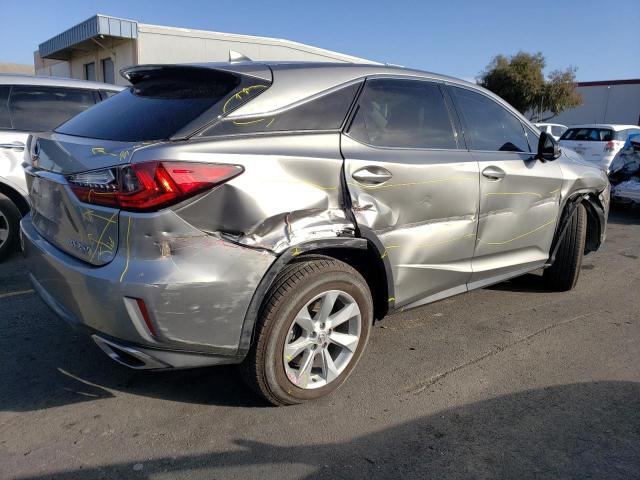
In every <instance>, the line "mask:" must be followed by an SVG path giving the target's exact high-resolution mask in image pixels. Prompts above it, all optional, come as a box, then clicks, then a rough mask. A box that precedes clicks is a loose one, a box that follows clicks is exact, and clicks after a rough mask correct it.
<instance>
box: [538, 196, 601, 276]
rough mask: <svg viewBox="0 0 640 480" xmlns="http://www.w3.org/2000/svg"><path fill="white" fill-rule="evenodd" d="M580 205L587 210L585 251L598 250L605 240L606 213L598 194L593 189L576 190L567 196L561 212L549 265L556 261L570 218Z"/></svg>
mask: <svg viewBox="0 0 640 480" xmlns="http://www.w3.org/2000/svg"><path fill="white" fill-rule="evenodd" d="M579 205H583V206H584V207H585V210H586V211H587V238H586V242H585V251H584V253H585V254H587V253H590V252H593V251H596V250H597V249H598V248H600V245H601V244H602V242H603V241H604V233H605V227H606V213H605V207H604V206H603V204H602V202H601V201H600V199H599V196H598V194H597V193H596V192H592V191H580V192H575V193H573V194H571V196H569V197H568V198H567V200H566V201H565V204H564V207H563V209H562V213H561V214H560V220H559V222H558V225H557V227H556V232H555V235H554V237H553V241H552V243H551V250H550V253H549V260H548V261H547V265H552V264H553V262H554V261H555V257H556V254H557V253H558V248H559V247H560V243H561V242H562V239H563V238H564V236H565V235H566V233H567V227H568V225H569V220H570V219H571V216H572V215H573V213H574V212H575V210H576V209H577V208H578V206H579Z"/></svg>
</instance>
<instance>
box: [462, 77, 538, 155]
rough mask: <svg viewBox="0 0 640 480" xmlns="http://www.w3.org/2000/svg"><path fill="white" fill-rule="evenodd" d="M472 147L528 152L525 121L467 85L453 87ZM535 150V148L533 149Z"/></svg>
mask: <svg viewBox="0 0 640 480" xmlns="http://www.w3.org/2000/svg"><path fill="white" fill-rule="evenodd" d="M451 90H452V91H453V92H454V95H455V98H456V102H457V105H458V108H459V109H460V113H461V115H462V117H463V119H464V123H465V125H466V130H465V134H466V137H467V141H468V142H470V143H471V148H472V149H473V150H484V151H492V152H529V151H530V150H529V145H528V143H527V139H526V136H525V133H524V129H523V128H522V123H520V120H518V119H517V118H516V117H515V116H514V115H513V114H512V113H511V112H509V111H508V110H507V109H505V108H504V107H503V106H502V105H500V104H499V103H497V102H495V101H494V100H492V99H490V98H489V97H487V96H485V95H482V94H481V93H477V92H474V91H471V90H468V89H466V88H459V87H452V88H451ZM534 151H535V150H534Z"/></svg>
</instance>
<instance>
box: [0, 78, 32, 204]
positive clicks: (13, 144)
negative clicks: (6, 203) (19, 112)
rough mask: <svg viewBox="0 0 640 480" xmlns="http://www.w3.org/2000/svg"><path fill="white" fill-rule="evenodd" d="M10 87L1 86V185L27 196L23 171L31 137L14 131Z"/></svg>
mask: <svg viewBox="0 0 640 480" xmlns="http://www.w3.org/2000/svg"><path fill="white" fill-rule="evenodd" d="M10 93H11V86H10V85H0V183H5V184H8V185H10V186H11V188H13V189H14V190H18V191H20V192H21V193H22V194H23V195H25V196H26V195H27V189H26V184H25V180H24V171H23V170H22V162H23V155H24V149H25V143H26V141H27V137H28V136H29V135H28V134H27V133H25V132H19V131H16V130H14V129H13V126H12V124H11V115H10V113H9V95H10Z"/></svg>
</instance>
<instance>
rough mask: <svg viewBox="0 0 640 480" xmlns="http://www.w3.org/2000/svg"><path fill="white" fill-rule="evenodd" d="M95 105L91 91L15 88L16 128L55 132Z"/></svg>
mask: <svg viewBox="0 0 640 480" xmlns="http://www.w3.org/2000/svg"><path fill="white" fill-rule="evenodd" d="M94 103H95V97H94V95H93V92H92V91H91V90H79V89H75V88H59V87H37V86H23V85H15V86H14V87H13V90H12V92H11V97H10V99H9V110H10V112H11V119H12V121H13V128H15V129H16V130H25V131H29V132H42V131H46V130H51V129H53V128H55V127H56V126H58V125H60V124H61V123H62V122H64V121H66V120H68V119H69V118H71V117H73V116H74V115H77V114H78V113H80V112H82V111H84V110H86V109H87V108H89V107H90V106H92V105H93V104H94Z"/></svg>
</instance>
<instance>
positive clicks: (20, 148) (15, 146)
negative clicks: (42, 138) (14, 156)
mask: <svg viewBox="0 0 640 480" xmlns="http://www.w3.org/2000/svg"><path fill="white" fill-rule="evenodd" d="M0 148H5V149H7V150H15V151H16V152H24V143H22V142H11V143H0Z"/></svg>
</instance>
